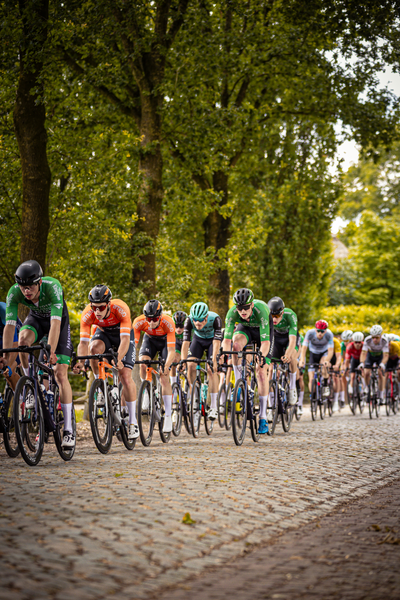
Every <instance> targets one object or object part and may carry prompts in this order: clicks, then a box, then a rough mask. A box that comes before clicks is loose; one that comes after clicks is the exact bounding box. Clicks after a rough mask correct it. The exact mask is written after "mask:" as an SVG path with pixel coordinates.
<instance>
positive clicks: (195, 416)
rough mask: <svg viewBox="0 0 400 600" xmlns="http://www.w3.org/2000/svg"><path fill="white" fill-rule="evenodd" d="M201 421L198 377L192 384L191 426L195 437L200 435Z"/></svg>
mask: <svg viewBox="0 0 400 600" xmlns="http://www.w3.org/2000/svg"><path fill="white" fill-rule="evenodd" d="M200 423H201V402H200V383H199V381H198V379H196V381H195V382H194V384H193V385H192V397H191V401H190V426H191V429H192V435H193V437H194V438H198V437H199V431H200Z"/></svg>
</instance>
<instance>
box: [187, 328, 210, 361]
mask: <svg viewBox="0 0 400 600" xmlns="http://www.w3.org/2000/svg"><path fill="white" fill-rule="evenodd" d="M213 341H214V338H208V339H205V338H201V337H199V336H198V335H196V334H194V335H193V338H192V341H191V342H190V346H189V352H188V356H193V357H194V358H202V357H203V354H204V352H207V358H208V359H210V360H211V359H212V353H213Z"/></svg>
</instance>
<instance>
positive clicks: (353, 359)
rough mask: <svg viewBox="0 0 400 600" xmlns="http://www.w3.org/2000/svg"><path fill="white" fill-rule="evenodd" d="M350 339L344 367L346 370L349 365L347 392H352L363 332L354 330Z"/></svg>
mask: <svg viewBox="0 0 400 600" xmlns="http://www.w3.org/2000/svg"><path fill="white" fill-rule="evenodd" d="M351 339H352V341H351V342H350V344H348V346H347V348H346V357H345V364H344V368H345V370H346V371H347V370H348V368H349V366H350V383H349V388H348V389H349V394H352V393H353V386H354V379H355V374H356V369H357V368H358V366H359V364H360V356H361V352H362V346H363V341H364V334H363V333H361V331H356V332H355V333H353V335H352V337H351Z"/></svg>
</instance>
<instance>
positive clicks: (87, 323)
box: [80, 299, 132, 342]
mask: <svg viewBox="0 0 400 600" xmlns="http://www.w3.org/2000/svg"><path fill="white" fill-rule="evenodd" d="M106 314H107V313H106ZM92 325H95V326H96V328H97V327H99V328H100V329H107V330H109V331H110V332H111V331H112V332H114V333H119V335H120V336H121V337H122V336H125V335H130V332H131V329H132V323H131V311H130V310H129V307H128V305H127V304H125V302H123V301H122V300H118V299H115V300H111V302H110V310H109V315H108V317H106V318H104V319H101V318H100V319H98V318H97V317H96V313H95V311H94V310H93V309H92V307H91V305H90V304H88V305H87V306H86V308H85V309H84V311H83V313H82V315H81V332H80V338H81V342H88V341H89V340H90V328H91V326H92Z"/></svg>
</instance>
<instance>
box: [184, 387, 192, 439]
mask: <svg viewBox="0 0 400 600" xmlns="http://www.w3.org/2000/svg"><path fill="white" fill-rule="evenodd" d="M182 401H183V402H182V412H183V422H184V424H185V429H186V431H187V432H188V434H189V435H192V423H191V421H190V406H191V398H189V392H188V391H186V392H185V391H184V390H182Z"/></svg>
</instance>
